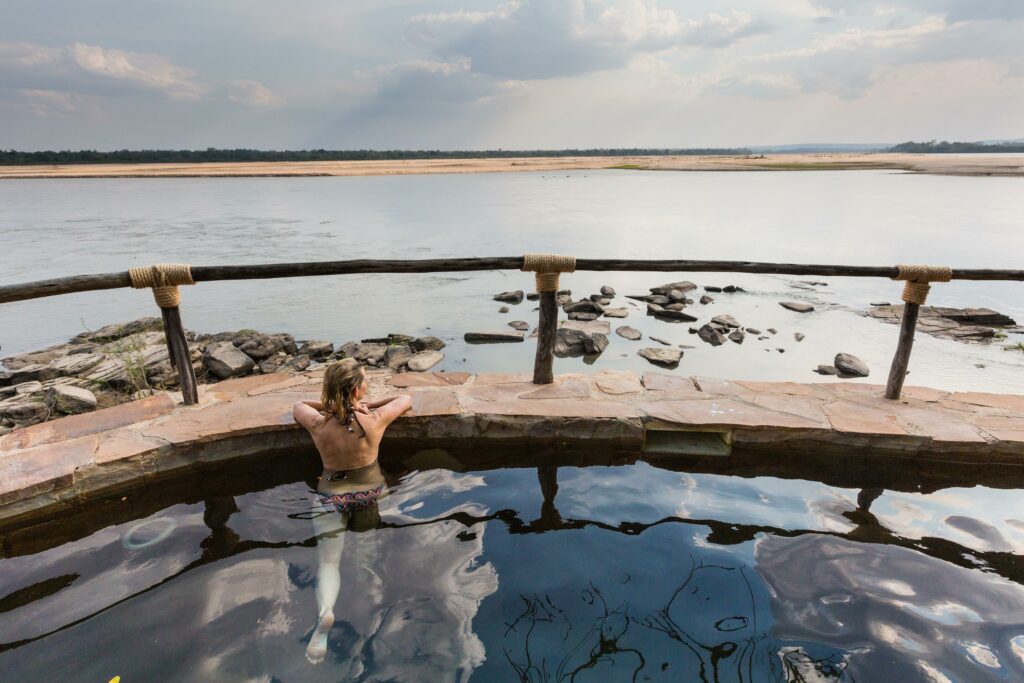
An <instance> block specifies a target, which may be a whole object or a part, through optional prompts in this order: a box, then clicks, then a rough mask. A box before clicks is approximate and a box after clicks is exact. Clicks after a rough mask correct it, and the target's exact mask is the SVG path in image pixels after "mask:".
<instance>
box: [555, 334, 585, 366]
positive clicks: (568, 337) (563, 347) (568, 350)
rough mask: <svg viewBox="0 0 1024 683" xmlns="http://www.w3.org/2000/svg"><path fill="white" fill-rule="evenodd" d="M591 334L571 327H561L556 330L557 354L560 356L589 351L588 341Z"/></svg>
mask: <svg viewBox="0 0 1024 683" xmlns="http://www.w3.org/2000/svg"><path fill="white" fill-rule="evenodd" d="M588 339H590V334H588V333H587V332H584V331H583V330H578V329H573V328H571V327H559V328H558V330H556V331H555V351H554V353H555V355H556V356H558V357H559V358H566V357H568V356H580V355H583V354H584V353H586V352H587V349H586V346H585V345H586V342H587V340H588Z"/></svg>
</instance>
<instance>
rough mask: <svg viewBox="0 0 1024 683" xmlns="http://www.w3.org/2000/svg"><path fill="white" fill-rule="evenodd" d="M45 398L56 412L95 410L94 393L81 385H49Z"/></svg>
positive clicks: (73, 412) (68, 412)
mask: <svg viewBox="0 0 1024 683" xmlns="http://www.w3.org/2000/svg"><path fill="white" fill-rule="evenodd" d="M46 399H47V402H48V403H49V404H51V405H52V406H53V407H54V409H55V410H57V412H60V413H64V414H65V415H73V414H75V413H87V412H89V411H92V410H96V394H94V393H92V392H91V391H89V390H88V389H83V388H81V387H74V386H70V385H67V384H58V385H55V386H53V387H50V390H49V392H48V393H47V395H46Z"/></svg>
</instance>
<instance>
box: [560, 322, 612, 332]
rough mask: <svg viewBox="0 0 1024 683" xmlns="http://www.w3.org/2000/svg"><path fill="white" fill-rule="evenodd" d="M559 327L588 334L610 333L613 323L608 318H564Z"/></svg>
mask: <svg viewBox="0 0 1024 683" xmlns="http://www.w3.org/2000/svg"><path fill="white" fill-rule="evenodd" d="M559 327H561V328H565V329H567V330H579V331H580V332H585V333H587V334H608V333H609V332H611V329H612V326H611V323H609V322H608V321H607V320H563V321H562V322H561V323H560V324H559Z"/></svg>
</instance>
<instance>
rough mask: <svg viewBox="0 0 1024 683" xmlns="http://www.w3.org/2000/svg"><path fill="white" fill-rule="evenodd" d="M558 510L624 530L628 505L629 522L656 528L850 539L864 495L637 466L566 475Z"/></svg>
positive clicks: (789, 481)
mask: <svg viewBox="0 0 1024 683" xmlns="http://www.w3.org/2000/svg"><path fill="white" fill-rule="evenodd" d="M558 481H559V491H558V508H559V510H561V512H562V514H563V516H568V517H573V518H585V519H597V520H601V521H604V522H607V523H610V524H614V523H617V522H616V521H615V520H621V519H622V515H623V509H622V508H623V504H624V501H628V509H629V519H630V521H634V522H645V523H650V522H654V521H657V520H659V519H662V518H664V517H668V516H673V517H680V518H683V519H689V520H705V519H707V520H718V521H721V522H726V523H730V524H752V525H758V526H770V527H776V528H780V529H814V530H818V531H839V532H845V531H849V530H850V529H852V528H853V526H854V525H853V524H852V523H851V522H850V521H849V520H847V519H846V518H844V517H842V513H843V512H845V511H848V510H851V509H854V508H856V507H857V502H856V501H857V492H856V491H853V490H850V489H840V488H836V487H832V486H827V485H825V484H821V483H818V482H812V481H804V480H798V479H777V478H774V477H755V478H751V479H741V478H738V477H723V476H719V475H710V474H692V473H687V472H669V471H665V470H658V469H655V468H653V467H651V466H650V465H647V464H645V463H637V464H636V465H634V466H632V467H585V468H568V467H564V468H560V469H559V471H558Z"/></svg>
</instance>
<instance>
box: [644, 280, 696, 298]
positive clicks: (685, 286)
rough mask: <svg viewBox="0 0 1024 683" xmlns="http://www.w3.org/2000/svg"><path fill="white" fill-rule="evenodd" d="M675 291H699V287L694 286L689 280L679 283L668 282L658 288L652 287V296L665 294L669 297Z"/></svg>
mask: <svg viewBox="0 0 1024 683" xmlns="http://www.w3.org/2000/svg"><path fill="white" fill-rule="evenodd" d="M673 289H677V290H679V291H680V292H688V291H690V290H691V289H697V285H695V284H693V283H692V282H690V281H689V280H681V281H679V282H668V283H666V284H663V285H658V286H657V287H651V294H663V295H665V296H667V295H668V293H669V292H671V291H672V290H673Z"/></svg>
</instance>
